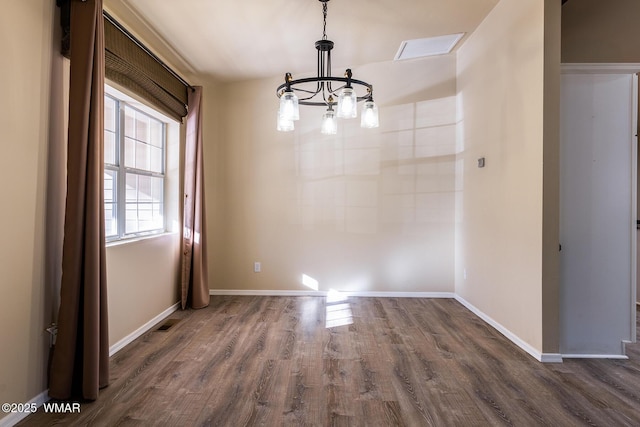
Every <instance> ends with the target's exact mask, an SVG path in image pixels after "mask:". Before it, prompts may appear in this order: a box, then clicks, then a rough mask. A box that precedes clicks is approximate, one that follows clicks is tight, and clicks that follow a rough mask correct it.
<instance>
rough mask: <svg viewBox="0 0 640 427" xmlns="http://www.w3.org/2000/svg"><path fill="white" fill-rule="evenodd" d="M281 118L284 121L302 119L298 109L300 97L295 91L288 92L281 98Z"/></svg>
mask: <svg viewBox="0 0 640 427" xmlns="http://www.w3.org/2000/svg"><path fill="white" fill-rule="evenodd" d="M279 114H280V116H282V119H283V120H298V119H300V109H299V108H298V97H297V96H296V94H295V93H293V91H286V92H284V93H283V94H282V96H281V97H280V111H279Z"/></svg>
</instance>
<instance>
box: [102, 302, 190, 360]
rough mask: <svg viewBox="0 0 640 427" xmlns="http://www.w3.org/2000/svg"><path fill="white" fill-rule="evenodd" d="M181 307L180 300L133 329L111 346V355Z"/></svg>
mask: <svg viewBox="0 0 640 427" xmlns="http://www.w3.org/2000/svg"><path fill="white" fill-rule="evenodd" d="M179 307H180V303H179V302H177V303H175V304H174V305H172V306H171V307H169V308H167V309H166V310H165V311H163V312H162V313H160V314H158V315H157V316H156V317H154V318H153V319H151V320H149V321H148V322H147V323H145V324H144V325H142V326H140V327H139V328H138V329H136V330H135V331H133V332H132V333H130V334H129V335H127V336H126V337H124V338H122V339H121V340H120V341H118V342H117V343H115V344H114V345H112V346H111V347H109V357H111V356H113V355H114V354H116V353H117V352H118V351H120V350H122V349H123V348H124V347H125V346H126V345H127V344H130V343H131V342H133V341H134V340H135V339H136V338H138V337H139V336H141V335H142V334H144V333H145V332H147V331H148V330H150V329H151V328H153V327H154V326H155V325H156V324H157V323H158V322H160V321H161V320H163V319H164V318H165V317H167V316H169V315H170V314H171V313H173V312H174V311H176V310H177V309H178V308H179Z"/></svg>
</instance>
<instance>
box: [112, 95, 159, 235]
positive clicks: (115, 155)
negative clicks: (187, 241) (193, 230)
mask: <svg viewBox="0 0 640 427" xmlns="http://www.w3.org/2000/svg"><path fill="white" fill-rule="evenodd" d="M166 140H167V124H166V123H164V122H162V121H161V120H159V119H158V118H155V117H153V116H152V115H150V114H147V113H146V112H143V111H141V110H140V109H138V108H135V107H134V106H133V105H131V103H129V102H127V101H125V100H122V99H118V98H116V97H114V96H111V95H105V120H104V210H105V232H106V237H107V240H115V239H122V238H127V237H135V236H140V235H146V234H152V233H158V232H163V231H165V220H164V217H165V215H164V209H165V203H164V193H165V165H166Z"/></svg>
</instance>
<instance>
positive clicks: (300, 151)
mask: <svg viewBox="0 0 640 427" xmlns="http://www.w3.org/2000/svg"><path fill="white" fill-rule="evenodd" d="M380 117H381V128H380V129H379V130H378V132H376V133H372V132H371V131H370V130H365V129H360V127H359V121H356V120H351V121H341V122H340V124H339V126H340V128H339V130H338V134H337V135H332V136H325V135H321V134H320V133H319V131H318V130H317V129H313V130H311V131H309V132H305V133H302V134H301V136H300V137H299V139H298V141H296V148H295V155H296V176H297V177H298V182H297V201H296V205H297V206H298V208H299V211H298V221H299V223H300V224H301V225H302V228H303V229H305V230H327V231H333V232H342V233H358V234H375V233H378V232H382V231H391V232H394V233H402V234H405V233H411V234H416V233H418V234H425V233H426V234H428V232H429V228H430V227H434V226H435V227H438V226H439V225H442V224H451V223H453V221H454V219H455V192H456V97H455V96H449V97H445V98H439V99H434V100H428V101H422V102H417V103H408V104H403V105H396V106H391V107H386V108H381V113H380ZM384 123H389V124H391V125H387V126H386V127H385V125H384Z"/></svg>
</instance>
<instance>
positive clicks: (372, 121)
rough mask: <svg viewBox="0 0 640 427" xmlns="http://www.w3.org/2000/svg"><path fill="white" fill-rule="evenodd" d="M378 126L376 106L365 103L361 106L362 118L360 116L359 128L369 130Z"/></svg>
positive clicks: (370, 102)
mask: <svg viewBox="0 0 640 427" xmlns="http://www.w3.org/2000/svg"><path fill="white" fill-rule="evenodd" d="M378 126H380V122H379V120H378V106H377V105H376V103H375V102H373V101H366V102H365V103H364V105H362V116H360V127H363V128H367V129H371V128H377V127H378Z"/></svg>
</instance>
